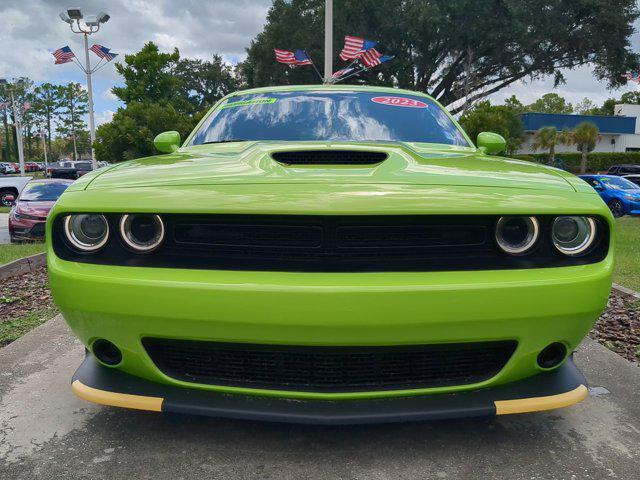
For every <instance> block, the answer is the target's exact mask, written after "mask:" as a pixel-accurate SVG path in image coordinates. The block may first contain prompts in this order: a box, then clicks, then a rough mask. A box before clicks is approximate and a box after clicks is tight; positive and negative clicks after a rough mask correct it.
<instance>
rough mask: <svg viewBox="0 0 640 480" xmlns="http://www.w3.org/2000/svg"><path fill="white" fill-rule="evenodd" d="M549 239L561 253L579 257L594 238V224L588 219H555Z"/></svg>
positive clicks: (591, 219)
mask: <svg viewBox="0 0 640 480" xmlns="http://www.w3.org/2000/svg"><path fill="white" fill-rule="evenodd" d="M551 238H552V240H553V244H554V245H555V247H556V248H557V249H558V250H559V251H560V252H561V253H564V254H565V255H570V256H576V255H580V254H582V253H584V252H586V251H587V249H588V248H589V247H590V246H591V245H592V244H593V241H594V240H595V238H596V222H595V221H594V220H593V218H590V217H557V218H556V219H555V220H554V221H553V228H552V229H551Z"/></svg>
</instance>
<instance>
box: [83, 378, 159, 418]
mask: <svg viewBox="0 0 640 480" xmlns="http://www.w3.org/2000/svg"><path fill="white" fill-rule="evenodd" d="M71 390H72V391H73V393H75V394H76V396H78V397H80V398H82V399H83V400H87V401H89V402H93V403H100V404H102V405H110V406H112V407H124V408H135V409H136V410H150V411H152V412H161V411H162V402H163V401H164V399H163V398H159V397H145V396H143V395H129V394H126V393H116V392H107V391H106V390H98V389H97V388H92V387H88V386H86V385H85V384H84V383H82V382H81V381H80V380H76V381H74V382H73V383H72V384H71Z"/></svg>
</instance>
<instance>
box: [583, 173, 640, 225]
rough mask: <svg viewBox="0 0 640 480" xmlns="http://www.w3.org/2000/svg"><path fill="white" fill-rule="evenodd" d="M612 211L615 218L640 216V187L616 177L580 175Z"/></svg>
mask: <svg viewBox="0 0 640 480" xmlns="http://www.w3.org/2000/svg"><path fill="white" fill-rule="evenodd" d="M580 178H581V179H583V180H584V181H585V182H587V183H588V184H589V185H591V186H592V187H593V188H594V189H595V190H596V191H597V192H598V193H599V194H600V197H602V199H603V200H604V202H605V203H606V204H607V205H608V206H609V208H610V209H611V213H613V216H614V217H622V216H623V215H640V187H639V186H638V185H636V184H635V183H633V182H630V181H629V180H627V179H626V178H622V177H618V176H616V175H580Z"/></svg>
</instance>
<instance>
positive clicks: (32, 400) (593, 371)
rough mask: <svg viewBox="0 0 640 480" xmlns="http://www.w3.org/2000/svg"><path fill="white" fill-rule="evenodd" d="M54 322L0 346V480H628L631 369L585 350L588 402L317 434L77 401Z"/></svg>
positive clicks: (636, 388)
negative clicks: (595, 388)
mask: <svg viewBox="0 0 640 480" xmlns="http://www.w3.org/2000/svg"><path fill="white" fill-rule="evenodd" d="M82 357H83V349H82V346H81V345H80V343H79V342H77V341H76V340H74V338H73V337H72V335H71V334H70V333H69V331H68V330H67V328H66V326H65V325H64V322H63V321H62V320H61V318H60V317H56V319H54V320H52V321H50V322H48V323H47V324H45V325H43V326H41V327H39V328H38V329H36V330H35V331H33V332H32V333H30V334H28V335H27V336H25V337H24V338H22V339H20V340H18V341H16V342H14V343H13V344H11V345H9V346H8V347H6V348H4V349H0V479H3V480H4V479H12V480H14V479H15V480H19V479H34V478H37V479H40V478H41V479H63V478H64V479H72V478H87V479H89V478H90V479H125V478H126V479H129V478H136V479H146V478H149V479H172V480H178V479H190V478H199V479H202V478H207V479H217V478H221V479H222V478H231V479H234V480H236V479H245V478H256V479H300V478H310V479H316V478H317V479H330V478H345V479H346V478H348V479H386V478H392V479H411V480H415V479H421V478H425V479H426V478H429V479H431V478H433V479H485V478H486V479H493V478H499V479H502V478H504V479H509V480H517V479H527V480H531V479H554V480H555V479H587V478H592V479H604V478H618V479H630V480H631V479H637V478H639V475H640V474H639V472H640V369H639V368H638V366H636V365H632V364H631V363H629V362H627V361H626V360H624V359H623V358H621V357H619V356H618V355H616V354H614V353H612V352H610V351H609V350H607V349H605V348H604V347H602V346H600V345H599V344H597V343H595V342H593V341H586V342H585V344H584V345H583V346H582V347H581V348H580V349H579V351H578V353H577V354H576V360H577V363H578V365H579V366H580V367H581V368H582V369H583V371H584V372H585V374H586V376H587V378H588V380H589V381H590V382H591V384H592V385H602V386H605V387H606V388H607V389H609V390H610V391H611V393H610V394H608V395H603V396H592V397H590V398H588V399H587V400H585V402H583V403H582V404H580V405H577V406H574V407H570V408H567V409H563V410H556V411H553V412H547V413H538V414H531V415H516V416H511V417H499V418H497V419H482V420H478V419H476V420H456V421H439V422H432V423H413V424H396V425H373V426H372V425H368V426H349V427H317V426H300V425H284V424H268V423H256V422H247V421H234V420H218V419H213V418H203V417H187V416H178V415H174V416H169V415H164V416H163V415H161V414H154V413H146V412H137V411H129V410H121V409H115V408H107V407H101V406H97V405H92V404H89V403H86V402H84V401H81V400H79V399H77V398H75V397H74V396H73V394H72V393H71V391H70V389H69V380H70V378H71V375H72V373H73V371H74V370H75V368H76V366H77V365H79V363H80V361H81V359H82Z"/></svg>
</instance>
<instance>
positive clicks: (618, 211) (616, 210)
mask: <svg viewBox="0 0 640 480" xmlns="http://www.w3.org/2000/svg"><path fill="white" fill-rule="evenodd" d="M607 205H608V206H609V210H611V213H612V214H613V216H614V217H616V218H620V217H624V205H623V204H622V202H621V201H620V200H617V199H614V200H611V201H610V202H609V203H608V204H607Z"/></svg>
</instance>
